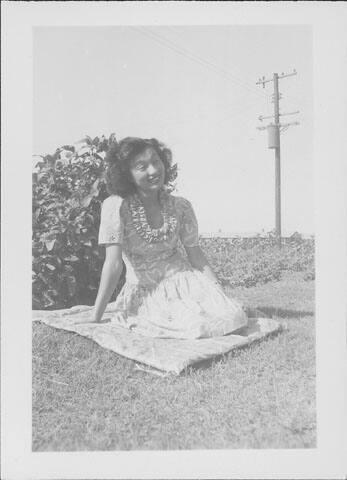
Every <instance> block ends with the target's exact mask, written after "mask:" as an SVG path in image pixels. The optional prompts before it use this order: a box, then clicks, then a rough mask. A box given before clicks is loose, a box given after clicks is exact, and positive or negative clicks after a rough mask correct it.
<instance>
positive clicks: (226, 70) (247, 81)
mask: <svg viewBox="0 0 347 480" xmlns="http://www.w3.org/2000/svg"><path fill="white" fill-rule="evenodd" d="M165 28H166V29H168V30H171V31H173V32H175V33H176V34H179V33H178V31H177V30H176V29H175V28H174V27H172V26H166V27H165ZM152 33H153V35H157V36H158V37H161V38H163V39H165V40H166V41H167V42H170V43H171V44H173V45H175V44H174V43H173V42H172V41H170V40H168V39H167V38H165V37H163V36H160V35H159V34H155V33H154V32H152ZM176 46H177V47H178V48H181V49H183V50H184V48H183V47H181V46H178V45H177V44H176ZM185 50H186V49H185ZM186 51H188V50H186ZM190 53H191V55H195V56H197V54H194V53H192V52H190ZM199 58H200V59H202V60H204V61H205V62H206V63H209V64H210V65H213V66H214V67H215V68H217V69H218V70H220V71H222V72H224V73H225V72H227V73H228V74H229V75H231V76H233V77H234V78H235V79H236V81H238V82H242V83H243V84H245V85H248V86H249V88H250V89H251V90H252V92H254V93H256V94H259V93H261V94H262V95H263V97H264V96H265V97H266V98H267V97H268V96H267V94H266V93H265V92H259V90H257V89H256V88H255V87H254V83H253V82H252V81H251V80H246V79H245V74H244V72H240V74H241V75H242V78H243V80H241V79H240V78H238V77H236V76H235V74H233V73H231V71H230V70H229V69H226V68H224V67H223V68H222V67H220V66H219V65H216V64H213V63H211V62H210V61H208V60H206V59H203V57H201V56H200V57H199ZM283 98H284V99H287V100H289V103H293V102H295V103H298V101H299V103H303V102H306V99H300V100H298V99H297V98H296V97H293V96H292V94H290V95H286V94H285V95H284V96H283Z"/></svg>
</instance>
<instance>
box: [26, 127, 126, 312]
mask: <svg viewBox="0 0 347 480" xmlns="http://www.w3.org/2000/svg"><path fill="white" fill-rule="evenodd" d="M112 141H114V135H111V137H110V138H109V139H108V140H106V139H105V138H104V137H101V138H100V139H99V138H98V137H96V138H94V139H93V140H92V139H91V138H90V137H87V138H86V139H84V141H83V142H81V144H80V145H79V148H75V147H74V146H71V145H65V146H64V147H62V148H60V149H58V150H57V151H56V152H55V154H54V155H46V156H45V157H42V160H41V161H39V162H38V163H37V165H36V172H35V173H34V174H33V217H32V220H33V247H32V252H33V308H34V309H40V308H44V309H49V308H64V307H70V306H72V305H76V304H87V305H91V304H93V302H94V300H95V297H96V293H97V288H98V282H99V277H100V271H101V268H102V264H103V260H104V252H103V249H102V248H100V247H99V246H98V244H97V237H98V228H99V222H100V206H101V203H102V201H103V200H104V199H105V198H106V197H107V191H106V184H105V180H104V172H105V162H104V154H105V151H106V150H107V148H108V145H109V143H110V142H112ZM122 281H123V282H124V275H123V277H122ZM121 286H122V282H120V285H119V287H118V288H117V290H119V288H120V287H121ZM116 293H117V292H116Z"/></svg>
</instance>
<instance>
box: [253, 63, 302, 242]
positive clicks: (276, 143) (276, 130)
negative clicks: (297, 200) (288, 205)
mask: <svg viewBox="0 0 347 480" xmlns="http://www.w3.org/2000/svg"><path fill="white" fill-rule="evenodd" d="M293 75H296V70H294V71H293V72H292V73H288V74H286V75H285V74H284V73H282V74H281V75H278V73H274V74H273V77H272V78H270V79H265V77H263V78H261V79H259V80H258V82H257V83H256V85H260V84H262V85H263V88H265V83H268V82H273V86H274V93H273V104H274V114H273V115H270V116H268V117H263V116H260V117H259V120H260V121H261V122H262V121H263V120H265V119H267V118H273V119H274V122H273V123H270V124H269V125H267V126H265V127H263V126H262V127H257V128H258V130H267V131H268V147H269V148H273V149H274V150H275V226H276V230H275V231H276V238H277V244H278V246H279V248H281V244H282V242H281V239H282V233H281V136H280V133H281V129H283V128H288V127H289V126H290V125H298V124H299V122H291V123H286V124H281V123H280V116H284V115H295V114H297V113H299V111H296V112H289V113H280V108H279V101H280V99H281V98H282V96H281V94H280V93H279V90H278V81H279V80H280V79H282V78H285V77H291V76H293Z"/></svg>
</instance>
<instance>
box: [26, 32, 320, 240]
mask: <svg viewBox="0 0 347 480" xmlns="http://www.w3.org/2000/svg"><path fill="white" fill-rule="evenodd" d="M33 60H34V72H33V74H34V109H33V112H34V114H33V115H34V118H33V153H34V154H46V153H52V152H54V151H55V149H56V148H58V147H60V146H62V145H64V144H72V143H75V142H77V141H79V140H80V139H81V138H83V137H84V136H85V135H90V136H91V137H95V136H100V135H106V136H109V135H110V134H111V133H115V134H116V137H117V139H118V140H120V139H121V138H124V137H126V136H139V137H144V138H149V137H155V138H157V139H159V140H160V141H163V142H164V143H165V144H166V145H167V146H168V147H169V148H170V149H171V150H172V152H173V159H174V161H175V162H177V164H178V169H179V174H178V181H177V187H178V188H177V191H176V192H175V194H177V195H182V196H184V197H186V198H188V199H189V200H190V201H191V202H192V204H193V207H194V209H195V212H196V214H197V217H198V221H199V227H200V232H201V233H209V232H217V231H218V230H222V231H223V232H230V233H244V232H252V233H254V232H261V231H265V232H268V231H270V230H272V229H273V228H274V225H275V178H274V175H275V161H274V155H275V154H274V150H272V149H269V148H268V145H267V132H266V131H263V130H258V129H257V127H258V126H264V125H267V124H268V123H269V122H270V121H271V119H269V120H264V121H263V122H261V121H259V120H258V117H259V116H260V115H272V114H273V106H274V105H273V103H272V94H273V82H269V83H266V85H265V88H263V87H262V86H261V85H256V82H257V81H258V79H259V78H260V77H262V76H265V77H266V79H268V78H272V76H273V73H274V72H276V73H278V74H281V73H282V72H284V73H285V74H286V73H291V72H293V69H296V71H297V75H294V76H290V77H287V78H283V79H282V80H280V92H281V101H280V112H282V113H287V112H294V111H297V110H299V111H300V113H299V114H295V115H288V116H282V117H281V121H282V122H283V123H287V122H292V121H299V122H300V124H299V125H297V126H291V127H289V128H288V129H287V130H285V131H284V132H283V133H282V135H281V195H282V232H283V234H291V233H293V232H294V231H298V232H300V233H303V234H313V233H314V209H313V145H312V141H313V91H312V90H313V78H312V37H311V30H310V28H309V27H306V26H300V25H299V26H298V25H291V26H286V25H276V26H263V25H262V26H252V25H247V26H232V25H228V26H183V27H182V26H174V25H170V26H160V27H158V26H151V27H149V26H135V27H131V26H115V27H104V26H103V27H35V28H34V59H33Z"/></svg>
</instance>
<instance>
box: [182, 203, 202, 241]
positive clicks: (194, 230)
mask: <svg viewBox="0 0 347 480" xmlns="http://www.w3.org/2000/svg"><path fill="white" fill-rule="evenodd" d="M177 200H178V210H179V214H180V239H181V242H182V243H183V245H184V246H185V247H196V246H198V245H199V229H198V221H197V219H196V216H195V212H194V210H193V207H192V204H191V203H190V202H189V201H188V200H186V199H185V198H182V197H180V198H177Z"/></svg>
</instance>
